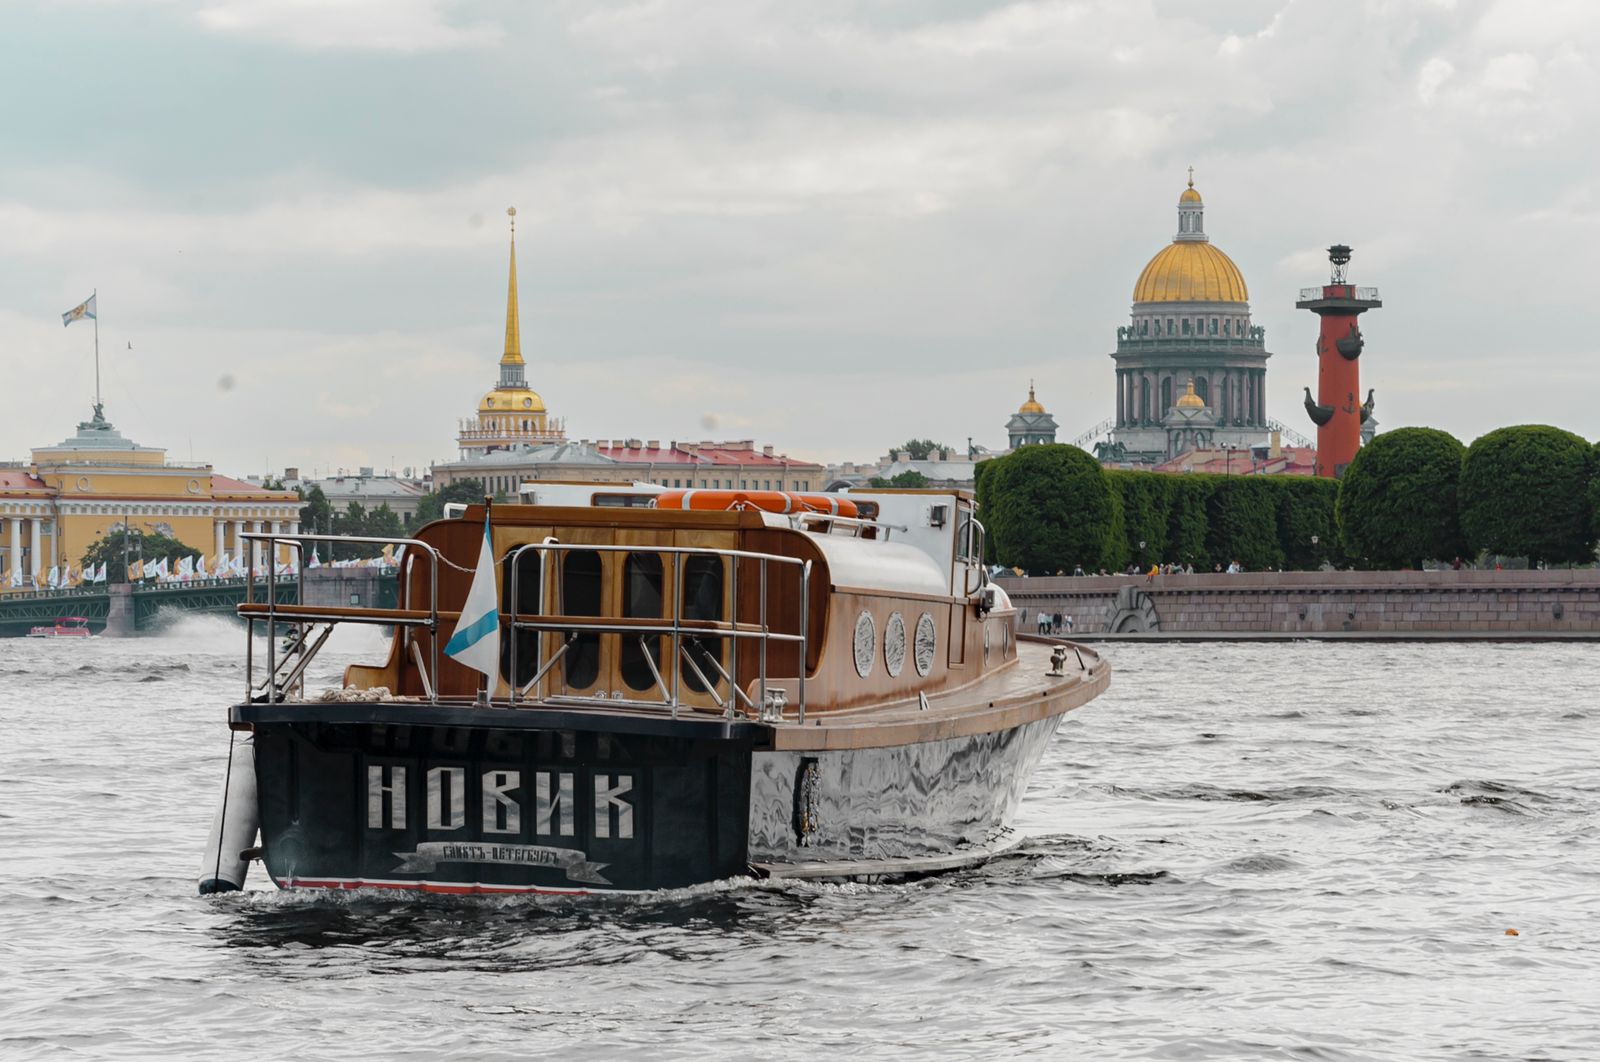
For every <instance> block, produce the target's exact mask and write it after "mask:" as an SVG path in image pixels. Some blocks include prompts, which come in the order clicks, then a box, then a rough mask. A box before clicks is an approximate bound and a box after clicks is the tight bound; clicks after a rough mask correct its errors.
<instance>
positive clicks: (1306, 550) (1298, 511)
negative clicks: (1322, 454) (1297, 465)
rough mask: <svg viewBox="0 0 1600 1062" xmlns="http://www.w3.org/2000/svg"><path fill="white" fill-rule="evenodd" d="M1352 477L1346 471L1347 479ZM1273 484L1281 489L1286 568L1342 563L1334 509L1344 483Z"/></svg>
mask: <svg viewBox="0 0 1600 1062" xmlns="http://www.w3.org/2000/svg"><path fill="white" fill-rule="evenodd" d="M1349 474H1350V473H1349V472H1348V471H1346V472H1345V476H1346V477H1347V478H1348V476H1349ZM1272 482H1273V484H1274V485H1275V486H1276V487H1278V488H1279V491H1278V545H1279V546H1281V547H1282V548H1283V559H1284V567H1285V568H1292V569H1297V570H1300V571H1314V570H1316V569H1318V568H1320V567H1322V565H1323V564H1334V565H1338V564H1340V563H1342V562H1343V561H1344V558H1345V551H1344V550H1343V549H1341V548H1340V544H1339V525H1338V521H1337V520H1336V518H1335V515H1334V509H1335V505H1336V502H1337V499H1338V496H1339V493H1338V492H1339V484H1340V483H1341V482H1343V480H1330V479H1323V478H1322V477H1320V476H1281V477H1278V478H1276V479H1274V480H1272ZM1313 539H1315V541H1313Z"/></svg>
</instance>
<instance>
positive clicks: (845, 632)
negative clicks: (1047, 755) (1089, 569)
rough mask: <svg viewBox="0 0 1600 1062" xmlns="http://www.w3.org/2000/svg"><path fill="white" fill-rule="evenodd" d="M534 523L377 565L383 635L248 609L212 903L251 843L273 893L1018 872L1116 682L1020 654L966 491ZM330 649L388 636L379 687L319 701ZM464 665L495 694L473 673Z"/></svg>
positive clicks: (734, 500)
mask: <svg viewBox="0 0 1600 1062" xmlns="http://www.w3.org/2000/svg"><path fill="white" fill-rule="evenodd" d="M538 493H539V496H540V497H539V499H538V500H539V501H540V502H541V504H538V505H522V504H518V505H496V506H493V507H492V510H486V508H485V506H472V507H470V508H468V509H467V510H466V511H465V513H463V514H461V515H460V516H459V517H458V518H454V519H446V520H442V521H438V522H435V523H433V524H429V525H427V526H426V527H424V528H422V529H421V530H420V531H419V532H418V533H417V536H416V538H414V539H408V540H404V541H403V543H402V542H394V543H393V544H395V545H403V546H404V563H403V567H402V573H401V590H400V593H401V598H400V603H401V607H399V608H393V609H374V608H354V607H351V608H328V607H318V606H309V605H296V606H284V605H278V604H275V603H273V602H270V601H269V602H262V603H254V602H251V603H247V604H245V605H242V606H240V608H239V612H240V614H241V615H242V616H243V617H244V618H245V619H246V620H247V621H248V626H249V641H248V642H247V646H250V647H253V646H254V645H255V638H254V635H255V634H256V633H258V629H259V628H260V627H261V626H263V625H264V626H265V627H266V630H265V631H264V632H262V633H265V634H266V635H267V638H266V641H265V646H266V649H265V651H264V653H262V655H265V657H266V659H265V661H262V660H260V659H257V653H260V652H261V651H260V650H256V649H254V648H247V654H248V655H247V674H248V679H247V681H248V694H249V695H248V697H247V699H246V700H245V701H243V702H241V703H239V704H237V705H235V706H234V707H233V708H232V709H231V711H230V713H229V718H230V725H231V727H232V729H233V731H234V743H233V745H232V747H231V754H230V759H229V767H228V782H227V784H226V786H225V793H224V800H223V804H222V807H221V808H220V809H219V811H218V814H217V821H216V824H215V826H214V828H213V830H212V834H211V838H210V842H209V847H208V850H207V853H206V857H205V862H204V865H203V867H202V871H201V875H200V891H201V892H203V893H205V892H216V891H226V890H230V889H236V888H239V887H241V885H242V884H243V882H244V878H245V870H246V867H247V862H246V860H247V858H249V857H251V856H253V855H255V854H256V852H255V851H254V850H251V849H252V846H253V845H254V844H255V837H256V834H257V831H258V828H259V832H260V837H261V845H260V849H259V855H260V857H261V859H262V860H263V862H264V863H265V866H266V870H267V873H268V874H269V875H270V876H271V878H272V880H273V881H274V882H275V883H276V884H277V885H278V886H280V887H283V888H338V889H347V888H358V887H377V888H391V889H406V890H419V891H427V892H445V893H503V892H513V893H514V892H592V891H640V890H650V889H661V888H674V887H681V886H686V885H692V884H697V883H701V882H707V881H713V880H718V879H723V878H729V877H735V876H740V875H750V874H754V875H758V876H771V877H795V876H805V877H830V878H841V877H857V876H868V875H870V876H895V875H909V874H917V873H925V872H929V871H934V870H942V869H947V868H950V867H954V866H961V865H967V864H971V863H975V862H980V861H982V860H984V859H987V858H989V857H991V856H992V855H993V854H994V853H995V852H996V851H999V850H1001V849H1003V848H1004V847H1006V846H1007V845H1008V844H1010V843H1012V834H1011V832H1010V830H1009V828H1008V823H1009V820H1010V819H1011V817H1012V814H1013V813H1014V811H1015V809H1016V807H1017V804H1018V802H1019V801H1020V799H1021V797H1022V794H1023V792H1024V790H1025V789H1026V787H1027V783H1028V778H1029V776H1030V775H1031V773H1032V771H1033V769H1034V767H1035V765H1036V764H1037V763H1038V760H1039V758H1040V755H1041V754H1042V752H1043V750H1044V747H1045V745H1046V744H1047V743H1048V742H1049V740H1050V738H1051V736H1052V735H1053V734H1054V733H1055V730H1056V727H1057V726H1058V725H1059V723H1060V721H1061V718H1062V716H1063V714H1064V713H1065V712H1067V711H1069V710H1071V709H1073V708H1077V707H1079V706H1081V705H1083V704H1085V703H1087V702H1088V701H1089V700H1091V699H1092V698H1094V697H1095V696H1097V695H1098V694H1099V693H1100V692H1102V691H1103V690H1104V689H1105V688H1106V686H1107V684H1108V682H1109V681H1110V668H1109V666H1108V665H1107V664H1106V663H1105V662H1104V661H1102V660H1101V659H1100V658H1099V657H1098V656H1096V655H1095V654H1094V653H1092V652H1091V651H1089V650H1087V649H1083V648H1081V647H1076V646H1050V645H1046V644H1036V643H1024V644H1019V642H1018V639H1017V636H1016V627H1017V624H1016V615H1015V610H1014V609H1013V608H1012V606H1011V603H1010V601H1009V600H1008V599H1007V598H1006V596H1005V594H1004V592H1003V591H1001V590H1000V589H999V588H997V587H994V586H992V585H989V584H988V583H987V580H986V578H985V576H984V570H983V565H982V560H981V558H982V556H983V528H982V525H981V524H980V523H979V522H978V520H977V518H976V514H975V506H974V504H973V501H972V499H971V497H970V496H969V495H967V494H965V493H962V492H954V491H882V492H869V493H864V494H856V493H851V494H846V495H800V494H789V493H785V492H778V491H771V492H753V491H752V492H744V491H659V490H657V489H655V488H650V487H644V486H640V487H633V488H629V487H622V486H617V485H594V484H588V485H580V484H566V485H548V484H540V485H539V486H538ZM252 537H253V538H255V539H257V540H259V543H260V545H262V546H265V547H266V548H268V549H271V548H273V547H274V546H275V545H277V544H279V543H287V542H288V541H289V540H287V539H286V538H282V537H279V536H272V535H258V536H252ZM317 540H318V536H303V535H301V536H296V538H295V540H294V541H295V542H307V543H309V542H312V541H317ZM346 541H348V540H346ZM368 541H379V540H368ZM385 541H387V540H385ZM254 548H255V546H254V545H253V546H252V549H254ZM306 548H309V547H306ZM480 558H487V564H485V563H484V562H483V561H481V560H480ZM491 565H492V567H490V566H491ZM475 575H476V576H477V582H478V588H477V589H476V590H474V591H473V592H471V593H469V589H471V588H472V585H473V583H474V581H475ZM488 594H492V595H493V596H492V604H491V605H490V609H491V611H490V612H489V613H488V616H490V617H492V618H483V617H482V616H481V615H480V613H481V611H482V608H483V599H484V597H485V595H488ZM302 600H304V597H303V595H302ZM463 614H465V619H464V620H463ZM343 623H369V624H382V625H387V626H390V627H392V628H393V629H394V634H393V638H392V641H391V644H390V648H389V654H388V657H387V659H386V660H384V661H382V662H381V663H375V664H372V665H358V666H352V667H350V668H348V669H347V670H346V673H345V688H344V689H342V690H336V691H330V692H329V694H328V695H327V696H326V697H325V698H321V699H309V698H308V697H307V696H306V692H305V689H304V676H305V673H306V668H307V666H308V665H309V664H310V663H311V661H312V660H313V659H314V658H315V656H316V653H317V652H318V650H319V649H321V647H322V646H323V645H324V644H326V642H327V639H328V637H329V635H330V633H331V632H332V630H333V629H334V628H335V627H336V626H338V625H340V624H343ZM285 636H287V637H288V639H289V641H288V643H287V644H288V645H289V646H290V647H291V648H290V650H289V651H288V652H282V651H280V648H279V643H280V639H282V638H284V637H285ZM452 639H454V640H455V641H454V645H452V644H451V642H452ZM491 639H492V642H491ZM485 644H492V645H493V646H494V648H493V649H492V652H493V656H492V657H491V658H489V660H488V662H487V663H485V662H484V660H483V659H481V655H482V653H483V652H484V651H485V650H484V648H483V646H484V645H485ZM463 647H466V648H463ZM446 650H450V652H447V651H446ZM452 652H453V653H455V656H454V657H453V656H452V655H451V653H452ZM475 656H477V657H479V658H478V659H476V661H475V662H476V663H478V664H480V665H481V666H484V667H485V668H486V669H487V671H488V672H490V674H489V675H488V676H487V677H486V676H484V675H480V674H479V672H478V671H474V670H472V669H471V668H469V667H468V666H464V664H463V663H462V662H460V661H461V660H467V661H468V662H474V657H475Z"/></svg>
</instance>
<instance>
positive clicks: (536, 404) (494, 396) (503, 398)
mask: <svg viewBox="0 0 1600 1062" xmlns="http://www.w3.org/2000/svg"><path fill="white" fill-rule="evenodd" d="M544 411H545V408H544V399H542V398H540V397H539V393H538V392H537V391H530V390H528V389H527V388H526V387H497V388H495V389H494V390H493V391H490V392H489V393H488V394H486V395H484V396H483V401H481V402H479V403H478V412H479V413H543V412H544Z"/></svg>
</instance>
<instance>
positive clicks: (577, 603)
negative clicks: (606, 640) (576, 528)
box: [561, 549, 602, 690]
mask: <svg viewBox="0 0 1600 1062" xmlns="http://www.w3.org/2000/svg"><path fill="white" fill-rule="evenodd" d="M601 591H602V582H601V578H600V554H599V553H598V552H596V551H595V550H592V549H580V550H573V551H572V552H571V553H569V554H567V557H566V560H565V561H564V562H563V563H562V565H561V611H562V614H563V615H567V616H598V615H600V601H601ZM561 668H562V675H563V676H564V677H565V679H566V683H567V686H568V688H569V689H579V690H581V689H588V688H589V687H590V686H593V685H594V684H595V680H596V679H598V678H599V677H600V635H599V634H597V633H595V632H593V631H585V632H583V633H581V634H579V635H578V637H577V638H576V639H575V640H574V641H573V642H572V647H571V648H569V649H568V650H567V655H566V656H564V657H563V658H562V660H561Z"/></svg>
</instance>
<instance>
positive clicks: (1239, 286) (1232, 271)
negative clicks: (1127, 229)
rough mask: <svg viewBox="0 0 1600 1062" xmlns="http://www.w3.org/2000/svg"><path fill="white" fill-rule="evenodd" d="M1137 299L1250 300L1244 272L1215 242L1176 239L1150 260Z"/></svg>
mask: <svg viewBox="0 0 1600 1062" xmlns="http://www.w3.org/2000/svg"><path fill="white" fill-rule="evenodd" d="M1133 301H1134V302H1249V301H1250V290H1249V289H1248V288H1247V287H1245V283H1244V274H1243V273H1240V272H1239V267H1238V266H1236V265H1234V264H1233V259H1231V258H1229V257H1228V256H1227V255H1225V254H1223V253H1222V251H1221V250H1220V249H1218V248H1217V246H1216V245H1215V244H1211V243H1200V242H1198V241H1174V242H1172V243H1170V244H1168V245H1167V246H1166V247H1164V248H1162V249H1161V251H1160V252H1159V253H1157V255H1156V256H1155V257H1154V258H1152V259H1150V264H1149V265H1147V266H1145V267H1144V272H1142V273H1140V274H1139V280H1138V282H1137V283H1136V284H1134V286H1133Z"/></svg>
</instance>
